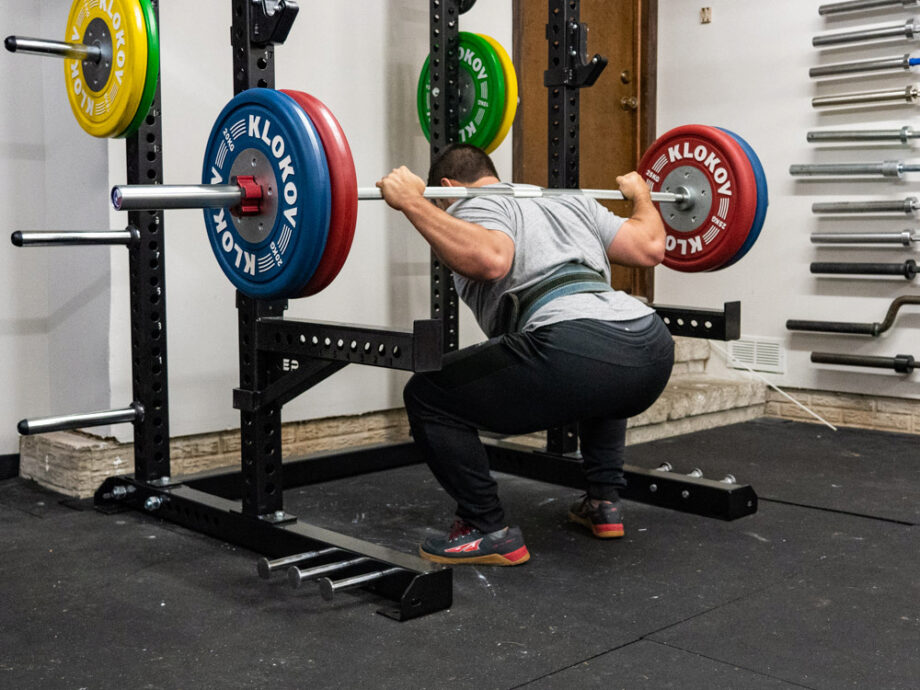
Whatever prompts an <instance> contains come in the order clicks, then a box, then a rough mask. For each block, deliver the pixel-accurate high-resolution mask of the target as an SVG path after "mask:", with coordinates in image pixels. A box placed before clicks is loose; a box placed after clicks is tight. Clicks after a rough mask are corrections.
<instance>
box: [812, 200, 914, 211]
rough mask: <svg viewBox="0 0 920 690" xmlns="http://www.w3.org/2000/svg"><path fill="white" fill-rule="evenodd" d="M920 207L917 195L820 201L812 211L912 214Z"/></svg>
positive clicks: (814, 204) (814, 205) (813, 206)
mask: <svg viewBox="0 0 920 690" xmlns="http://www.w3.org/2000/svg"><path fill="white" fill-rule="evenodd" d="M917 209H920V201H918V200H917V197H915V196H909V197H907V198H906V199H903V200H894V201H818V202H815V203H813V204H812V205H811V210H812V213H903V214H905V215H910V214H911V213H913V212H914V211H916V210H917Z"/></svg>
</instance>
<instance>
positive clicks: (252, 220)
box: [111, 88, 767, 299]
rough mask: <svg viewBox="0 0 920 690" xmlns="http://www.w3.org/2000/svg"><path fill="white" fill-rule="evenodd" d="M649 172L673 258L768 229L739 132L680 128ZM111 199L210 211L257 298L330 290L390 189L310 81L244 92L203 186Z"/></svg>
mask: <svg viewBox="0 0 920 690" xmlns="http://www.w3.org/2000/svg"><path fill="white" fill-rule="evenodd" d="M639 170H640V174H642V175H643V176H644V178H645V180H646V182H647V183H648V185H649V187H650V190H651V194H652V199H653V201H655V202H656V203H659V204H660V210H661V212H662V218H663V220H664V224H665V230H666V232H667V234H668V237H667V240H666V258H665V261H664V263H665V265H669V266H671V267H672V268H676V269H677V270H684V271H704V270H714V269H717V268H721V267H723V266H727V265H730V264H731V263H734V262H735V261H737V260H738V259H740V258H741V257H742V256H743V255H744V254H745V253H746V252H747V251H748V250H749V249H750V247H751V246H752V245H753V243H754V241H755V240H756V239H757V236H758V235H759V233H760V229H761V227H762V225H763V221H764V216H765V214H766V207H767V190H766V178H765V176H764V174H763V169H762V167H761V166H760V162H759V160H758V159H757V156H756V154H755V153H754V151H753V149H751V148H750V146H749V145H748V144H747V143H746V142H745V141H744V140H743V139H741V137H739V136H738V135H736V134H733V133H732V132H729V131H727V130H720V129H718V128H715V127H707V126H704V125H686V126H684V127H678V128H676V129H674V130H671V131H670V132H668V133H666V134H665V135H663V136H662V137H661V138H659V139H658V140H657V141H656V142H655V143H654V144H653V145H652V146H651V147H650V148H649V150H648V151H647V152H646V154H645V155H644V156H643V158H642V161H641V162H640V164H639ZM424 195H425V196H426V197H427V198H430V199H436V198H440V199H446V198H453V199H463V198H470V197H479V196H511V197H515V198H534V197H554V196H568V195H582V196H590V197H593V198H597V199H612V200H615V199H623V198H624V197H623V194H622V193H621V192H619V191H618V190H603V189H544V188H540V187H534V186H530V185H513V186H509V185H501V186H490V187H427V188H426V189H425V192H424ZM111 197H112V204H113V206H114V207H115V208H116V209H117V210H122V211H129V210H157V209H176V208H186V209H187V208H201V209H203V210H204V218H205V225H206V227H207V231H208V237H209V240H210V242H211V247H212V250H213V251H214V254H215V256H216V258H217V260H218V263H219V264H220V266H221V268H222V270H223V271H224V273H225V274H226V275H227V277H228V278H229V279H230V281H231V282H232V283H233V284H234V286H236V288H237V289H238V290H240V291H241V292H243V293H244V294H246V295H248V296H250V297H254V298H261V299H277V298H291V297H298V296H307V295H312V294H315V293H317V292H319V291H320V290H322V289H323V288H325V287H326V286H327V285H328V284H329V283H330V282H331V281H332V280H333V279H334V278H335V276H336V275H337V274H338V272H339V271H340V270H341V268H342V266H343V264H344V262H345V260H346V258H347V256H348V252H349V250H350V248H351V244H352V240H353V237H354V231H355V224H356V219H357V202H358V201H359V200H373V199H381V198H382V194H381V192H380V190H379V189H377V188H376V187H363V188H359V187H358V186H357V180H356V173H355V166H354V160H353V158H352V155H351V150H350V148H349V146H348V141H347V139H346V137H345V133H344V131H343V130H342V128H341V126H340V125H339V123H338V121H337V120H336V118H335V117H334V116H333V114H332V112H331V111H330V110H329V109H328V108H327V107H326V106H325V105H324V104H323V103H322V102H321V101H319V100H318V99H317V98H315V97H313V96H311V95H309V94H306V93H303V92H300V91H275V90H273V89H262V88H256V89H249V90H247V91H243V92H241V93H240V94H238V95H237V96H235V97H234V98H233V99H232V100H231V101H230V102H229V103H228V104H227V105H226V106H225V107H224V108H223V110H222V111H221V113H220V114H219V115H218V117H217V120H216V121H215V123H214V126H213V127H212V129H211V134H210V136H209V138H208V142H207V145H206V147H205V155H204V161H203V165H202V183H201V184H194V185H121V186H116V187H114V188H113V189H112V193H111Z"/></svg>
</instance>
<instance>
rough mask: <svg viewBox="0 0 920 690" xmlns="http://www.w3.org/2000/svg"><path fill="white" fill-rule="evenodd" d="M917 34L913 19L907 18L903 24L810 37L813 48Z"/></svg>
mask: <svg viewBox="0 0 920 690" xmlns="http://www.w3.org/2000/svg"><path fill="white" fill-rule="evenodd" d="M917 34H918V27H917V24H915V23H914V20H913V19H908V20H907V21H906V22H904V23H903V24H889V25H886V26H880V27H878V28H876V29H862V30H860V31H844V32H842V33H836V34H824V35H822V36H815V37H814V38H812V39H811V44H812V45H813V46H814V47H815V48H821V47H823V46H836V45H842V44H845V43H859V42H861V41H875V40H879V39H883V38H908V39H912V38H914V37H915V36H916V35H917Z"/></svg>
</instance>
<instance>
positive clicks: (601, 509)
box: [569, 496, 625, 539]
mask: <svg viewBox="0 0 920 690" xmlns="http://www.w3.org/2000/svg"><path fill="white" fill-rule="evenodd" d="M569 520H571V521H572V522H577V523H578V524H579V525H584V526H585V527H587V528H588V529H590V530H591V532H592V533H593V534H594V536H595V537H601V538H602V539H615V538H617V537H622V536H623V535H624V534H625V531H624V530H623V506H622V505H620V502H619V501H618V500H617V501H599V500H597V499H593V498H588V497H587V496H585V497H584V498H583V499H581V500H580V501H576V502H575V503H574V504H572V507H571V508H569Z"/></svg>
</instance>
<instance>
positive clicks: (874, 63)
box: [808, 53, 920, 77]
mask: <svg viewBox="0 0 920 690" xmlns="http://www.w3.org/2000/svg"><path fill="white" fill-rule="evenodd" d="M917 65H920V58H912V57H911V56H910V53H905V54H904V55H901V56H898V57H890V58H875V59H872V60H855V61H853V62H838V63H835V64H833V65H819V66H818V67H812V68H811V69H810V70H808V76H809V77H835V76H838V75H841V74H858V73H861V72H881V71H885V70H896V69H902V70H909V69H910V68H911V67H916V66H917Z"/></svg>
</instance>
